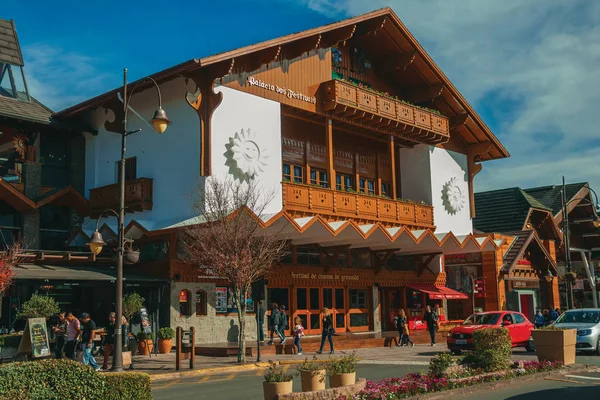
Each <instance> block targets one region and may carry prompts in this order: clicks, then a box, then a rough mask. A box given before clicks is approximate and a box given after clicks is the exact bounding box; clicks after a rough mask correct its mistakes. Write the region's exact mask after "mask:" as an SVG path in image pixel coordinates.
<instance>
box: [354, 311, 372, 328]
mask: <svg viewBox="0 0 600 400" xmlns="http://www.w3.org/2000/svg"><path fill="white" fill-rule="evenodd" d="M368 325H369V313H358V314H350V326H351V327H356V326H368Z"/></svg>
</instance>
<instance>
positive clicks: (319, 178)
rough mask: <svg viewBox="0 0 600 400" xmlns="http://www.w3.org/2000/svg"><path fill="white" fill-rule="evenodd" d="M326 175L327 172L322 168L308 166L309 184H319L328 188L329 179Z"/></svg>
mask: <svg viewBox="0 0 600 400" xmlns="http://www.w3.org/2000/svg"><path fill="white" fill-rule="evenodd" d="M313 173H314V174H315V179H313ZM327 175H328V172H327V171H325V170H324V169H319V168H313V167H310V184H311V185H316V186H321V187H322V188H328V187H329V179H328V176H327Z"/></svg>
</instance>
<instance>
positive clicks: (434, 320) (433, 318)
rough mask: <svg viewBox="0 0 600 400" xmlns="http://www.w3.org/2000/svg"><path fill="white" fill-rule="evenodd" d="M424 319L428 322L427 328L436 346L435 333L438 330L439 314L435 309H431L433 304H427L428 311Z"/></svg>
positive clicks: (433, 344) (432, 342) (432, 343)
mask: <svg viewBox="0 0 600 400" xmlns="http://www.w3.org/2000/svg"><path fill="white" fill-rule="evenodd" d="M423 321H425V323H426V324H427V330H428V331H429V336H430V337H431V345H432V346H435V334H436V332H437V324H438V316H437V314H436V313H435V312H434V311H431V306H427V311H426V312H425V315H424V316H423Z"/></svg>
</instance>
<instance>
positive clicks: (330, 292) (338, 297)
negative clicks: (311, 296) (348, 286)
mask: <svg viewBox="0 0 600 400" xmlns="http://www.w3.org/2000/svg"><path fill="white" fill-rule="evenodd" d="M323 307H327V308H329V310H330V311H331V317H332V318H333V327H334V328H335V330H336V331H338V332H345V331H346V291H345V290H344V289H343V288H323Z"/></svg>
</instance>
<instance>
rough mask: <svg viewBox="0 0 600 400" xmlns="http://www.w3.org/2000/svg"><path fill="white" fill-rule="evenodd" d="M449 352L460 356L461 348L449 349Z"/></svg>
mask: <svg viewBox="0 0 600 400" xmlns="http://www.w3.org/2000/svg"><path fill="white" fill-rule="evenodd" d="M450 352H451V353H452V355H454V356H460V355H461V354H462V350H451V351H450Z"/></svg>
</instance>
